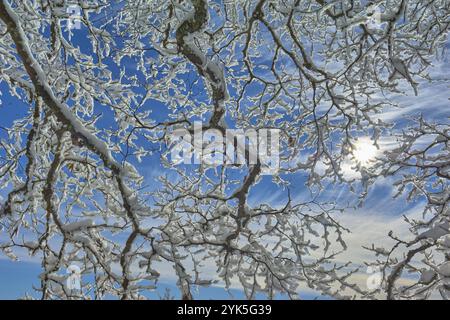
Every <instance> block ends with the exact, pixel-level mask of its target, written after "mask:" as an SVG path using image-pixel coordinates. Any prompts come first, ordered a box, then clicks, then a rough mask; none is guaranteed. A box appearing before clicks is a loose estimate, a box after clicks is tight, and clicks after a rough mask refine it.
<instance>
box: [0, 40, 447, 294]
mask: <svg viewBox="0 0 450 320" xmlns="http://www.w3.org/2000/svg"><path fill="white" fill-rule="evenodd" d="M83 39H84V35H83V34H82V32H80V33H78V34H75V35H74V39H73V40H74V41H75V42H77V41H78V42H79V44H80V46H81V49H82V50H86V48H84V47H83V43H85V42H86V41H83ZM447 59H448V57H445V58H443V59H441V60H440V61H435V63H434V66H433V67H431V74H432V78H433V79H439V80H440V81H435V82H431V83H428V82H422V83H421V85H420V88H419V90H420V91H419V96H418V97H415V96H414V95H413V93H412V92H411V90H410V88H409V86H408V85H407V84H406V85H405V86H404V89H405V92H407V94H406V95H394V96H391V97H389V99H392V101H395V102H397V103H399V104H400V105H401V106H402V108H401V109H398V110H388V111H386V112H384V113H382V114H381V115H380V117H381V118H383V120H385V121H389V122H392V123H395V124H396V127H395V128H396V130H398V129H401V128H402V127H404V126H405V125H407V123H408V120H407V118H408V117H409V116H412V115H418V114H424V115H425V116H426V118H427V119H428V120H432V119H439V120H440V121H441V122H442V121H448V120H449V119H448V116H449V115H450V112H449V104H448V99H449V94H448V92H449V82H448V79H447V78H448V75H449V74H450V65H449V63H448V60H447ZM126 65H127V68H129V69H130V70H132V69H133V68H134V64H133V61H132V60H129V61H127V64H126ZM116 72H117V70H116ZM0 92H1V96H0V101H1V102H0V112H1V115H2V116H1V118H0V127H10V126H11V124H12V121H13V120H15V119H19V118H21V117H23V116H24V115H25V114H26V113H27V105H26V104H24V103H23V102H21V101H20V100H18V99H17V98H15V97H13V96H11V95H10V94H9V92H8V89H7V87H6V85H5V84H4V83H0ZM148 108H151V109H152V111H153V114H152V115H153V117H154V118H156V119H157V120H160V119H164V118H165V115H166V113H167V106H165V105H164V104H162V103H160V102H157V101H152V103H151V104H149V105H148ZM445 119H446V120H445ZM111 123H112V122H111V119H108V117H107V116H106V115H105V116H104V117H103V118H102V120H101V121H100V122H99V124H100V125H101V126H105V127H108V126H110V125H111ZM4 134H5V132H4V131H3V130H1V129H0V138H2V137H4ZM382 142H383V140H382ZM391 142H392V141H390V140H389V139H386V140H385V143H386V144H389V143H391ZM135 165H136V166H137V167H138V169H139V172H141V173H142V174H143V175H144V177H145V181H146V184H147V185H148V187H147V188H148V190H154V189H156V188H157V187H158V183H157V182H156V177H157V176H158V175H160V174H162V173H164V169H163V167H162V165H161V164H160V162H159V158H158V155H157V154H156V155H153V156H151V157H148V158H146V159H145V160H144V161H143V162H142V163H137V162H135ZM288 179H289V181H290V182H291V183H292V187H291V193H292V196H293V198H294V199H296V200H298V201H300V200H302V199H307V198H308V197H310V196H311V195H310V192H309V191H308V190H307V188H306V187H305V182H306V179H307V177H306V175H305V174H302V173H298V174H294V175H291V176H289V177H288ZM270 180H271V178H270V177H265V178H264V179H263V180H262V182H260V183H259V184H258V185H256V186H255V187H254V188H253V189H252V190H251V192H250V198H249V203H250V204H252V203H255V204H256V203H260V202H261V201H262V200H265V201H269V202H271V203H272V204H273V205H277V204H278V205H281V204H284V203H285V202H286V192H284V191H283V190H278V189H276V188H275V186H274V185H273V184H272V183H271V181H270ZM392 182H393V181H392V180H390V179H387V180H382V181H378V182H377V184H376V185H375V186H374V187H373V188H372V189H371V192H370V194H369V196H368V198H367V200H366V201H365V203H364V205H363V206H362V207H360V208H358V209H353V210H347V211H345V212H344V213H342V216H339V217H338V218H339V219H340V221H342V222H343V224H344V226H346V227H348V228H349V229H351V230H353V232H352V234H351V235H347V237H348V238H347V241H348V247H349V249H348V251H347V252H345V253H344V255H343V256H342V257H341V258H340V259H342V261H348V260H351V261H353V262H355V263H356V264H358V263H359V264H360V263H362V262H363V261H364V260H365V259H370V258H371V257H370V254H369V253H368V252H366V251H364V250H363V249H362V248H361V246H362V245H367V246H370V245H371V243H374V242H375V243H378V244H380V243H386V242H385V241H386V235H387V233H388V232H389V230H395V231H396V232H398V233H399V234H403V233H404V234H405V235H407V229H406V228H405V226H406V225H405V224H404V223H403V222H402V215H407V216H414V215H417V214H419V213H420V212H421V208H422V205H423V203H421V202H420V201H416V202H411V203H407V202H406V201H405V199H404V198H398V199H396V200H394V199H392V195H393V189H392ZM1 196H5V194H0V197H1ZM268 199H269V200H268ZM321 199H324V200H331V201H336V202H337V204H339V205H347V204H355V203H356V202H357V200H358V199H357V197H356V196H355V195H354V194H351V193H349V192H348V188H347V187H346V186H343V185H328V186H327V187H326V188H325V191H324V192H323V193H322V195H321ZM2 239H3V235H2V234H1V233H0V241H1V240H2ZM19 257H20V260H19V261H11V260H9V259H8V258H7V257H5V256H3V255H2V254H0V299H16V298H19V297H21V296H24V295H25V294H26V293H28V294H31V295H35V296H36V293H35V292H34V290H33V285H36V286H38V285H39V279H38V275H39V274H40V272H41V269H40V263H39V259H38V258H33V257H27V256H26V255H24V254H21V255H19ZM365 276H366V275H364V274H363V275H361V281H362V282H364V277H365ZM172 280H173V278H172V279H171V278H170V275H169V274H168V275H167V276H165V277H164V278H163V279H162V280H161V287H160V289H159V292H155V293H153V294H150V297H152V298H158V294H162V293H163V292H164V290H165V289H166V288H169V289H171V292H172V294H175V295H177V294H178V293H177V292H178V290H177V289H176V287H175V285H174V284H173V282H172ZM232 292H233V295H234V297H235V298H243V297H244V296H243V293H242V292H241V291H239V290H232ZM195 297H196V298H200V299H210V298H214V299H221V298H229V296H228V294H227V293H226V292H225V291H224V290H223V289H222V288H217V287H213V288H208V289H200V291H199V292H198V293H195ZM302 297H303V298H315V297H319V296H318V295H317V294H315V293H313V292H310V291H308V290H307V289H305V291H304V292H302ZM261 298H262V296H261ZM279 298H283V297H282V296H280V297H279Z"/></svg>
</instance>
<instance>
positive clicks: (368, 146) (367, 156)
mask: <svg viewBox="0 0 450 320" xmlns="http://www.w3.org/2000/svg"><path fill="white" fill-rule="evenodd" d="M352 153H353V156H354V159H355V161H357V162H358V163H360V164H361V165H362V166H368V165H370V163H371V162H372V161H373V160H375V158H376V156H377V154H378V149H377V147H376V146H374V145H373V142H372V140H370V139H369V138H359V139H358V140H357V141H356V143H355V149H354V150H353V152H352Z"/></svg>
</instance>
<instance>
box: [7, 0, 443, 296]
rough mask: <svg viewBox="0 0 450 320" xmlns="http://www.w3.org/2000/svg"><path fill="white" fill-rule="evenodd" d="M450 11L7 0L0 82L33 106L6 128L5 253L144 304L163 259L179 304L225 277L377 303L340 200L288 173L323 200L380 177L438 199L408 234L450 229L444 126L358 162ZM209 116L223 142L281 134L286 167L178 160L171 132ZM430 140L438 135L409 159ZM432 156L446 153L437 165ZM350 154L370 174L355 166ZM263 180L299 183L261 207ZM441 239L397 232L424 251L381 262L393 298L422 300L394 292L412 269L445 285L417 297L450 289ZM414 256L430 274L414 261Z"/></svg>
mask: <svg viewBox="0 0 450 320" xmlns="http://www.w3.org/2000/svg"><path fill="white" fill-rule="evenodd" d="M449 6H450V3H449V1H446V0H436V1H432V0H428V1H405V0H386V1H384V0H383V1H375V2H371V3H367V2H366V1H353V0H350V1H349V0H345V1H322V0H320V1H319V0H311V1H309V0H308V1H306V0H305V1H300V0H292V1H290V0H289V1H270V0H259V1H256V0H245V1H244V0H242V1H241V0H236V1H206V0H186V1H184V0H180V1H178V0H174V1H159V0H154V1H140V0H139V1H137V0H130V1H99V0H83V1H73V2H72V1H62V0H61V1H47V0H40V1H36V0H23V1H22V0H21V1H15V0H2V1H0V52H1V54H0V71H1V72H0V83H1V84H2V85H4V86H5V87H6V88H7V89H8V90H9V92H8V93H7V94H8V95H9V96H11V97H12V98H14V99H17V100H20V101H22V102H23V103H22V104H23V105H25V106H26V108H27V109H26V110H25V112H26V115H25V116H23V117H18V118H17V119H16V120H15V121H14V123H13V124H12V125H10V126H8V127H2V129H1V130H2V136H1V140H0V141H1V144H0V146H1V147H0V156H1V158H0V159H1V160H0V188H1V190H2V191H1V192H2V197H3V198H4V201H3V204H2V207H1V226H2V231H1V232H2V234H3V236H6V240H4V239H3V238H2V241H3V240H4V241H3V242H2V243H1V244H0V247H1V249H2V250H3V252H4V253H5V254H7V255H8V256H10V257H12V258H14V257H15V254H16V253H17V252H18V250H21V249H25V250H26V251H27V252H28V253H29V254H31V255H35V256H37V257H39V259H41V261H42V274H41V275H40V279H41V286H40V287H39V288H37V290H38V291H39V292H40V294H41V297H42V298H43V299H56V298H62V299H69V298H88V297H89V298H95V299H100V298H102V297H110V296H116V297H119V298H122V299H140V298H145V296H146V293H147V292H148V291H149V290H154V289H156V288H157V287H158V284H159V282H158V280H160V273H161V270H163V269H165V268H167V267H168V266H169V267H170V268H172V269H173V271H174V274H175V276H176V278H177V286H178V288H179V290H180V296H181V297H182V298H183V299H192V298H193V291H194V290H195V288H196V287H197V286H209V285H213V284H216V283H220V284H221V285H223V286H224V287H225V288H226V289H230V288H233V287H239V288H241V289H242V290H243V291H244V292H245V295H246V297H247V298H249V299H251V298H255V296H256V294H260V293H262V294H264V295H266V296H267V297H268V298H274V297H275V296H276V295H277V294H280V293H282V294H286V295H287V296H288V297H290V298H297V297H298V294H299V288H300V287H301V286H307V287H309V288H311V289H313V290H315V291H317V292H320V293H322V294H325V295H329V296H333V297H335V298H347V297H355V296H366V297H373V294H374V293H372V292H367V291H366V290H365V288H359V287H358V286H357V285H356V284H354V283H352V281H350V277H351V276H352V274H354V273H356V272H358V269H351V268H350V262H349V263H347V264H342V263H337V262H336V261H335V258H336V256H337V255H338V254H339V253H340V252H341V251H342V250H346V249H347V246H346V244H345V234H346V233H347V232H350V231H351V230H348V229H347V228H346V227H345V226H343V225H341V224H340V223H339V220H338V219H336V216H338V213H339V212H341V210H342V209H343V208H340V207H339V206H338V205H337V204H336V203H334V202H330V203H323V202H322V201H320V200H318V199H319V198H318V197H312V199H311V200H308V201H303V202H302V201H298V197H296V196H295V195H293V194H292V192H291V188H290V182H289V181H290V180H289V178H290V177H292V176H294V175H295V174H307V175H308V182H307V185H306V186H305V188H316V189H318V190H320V189H321V188H322V186H323V183H324V181H332V182H335V183H336V184H339V183H343V184H348V185H350V186H351V187H352V189H353V190H355V195H356V196H358V192H362V197H364V195H365V194H366V193H367V190H368V188H369V187H370V184H371V183H372V182H373V181H375V180H376V179H377V178H378V179H379V177H380V176H381V177H383V176H388V175H395V176H396V177H402V178H401V179H400V180H399V188H400V192H403V191H405V192H409V193H410V196H411V197H414V196H416V195H419V194H422V195H425V196H426V197H427V199H428V200H429V201H428V203H429V206H428V207H427V210H429V211H430V212H432V216H433V217H432V218H431V219H428V220H427V221H426V222H417V221H414V222H413V232H415V234H417V232H418V230H419V229H422V228H433V227H435V226H438V225H440V224H442V223H447V229H445V234H448V232H449V231H448V196H449V191H448V190H449V189H448V175H449V173H448V168H449V163H448V161H449V155H448V137H449V133H448V124H432V123H429V122H427V121H424V120H421V121H419V123H418V124H417V125H411V128H410V129H408V130H407V131H405V133H404V134H403V136H402V137H401V145H399V147H398V149H396V150H395V151H392V152H391V153H389V154H387V156H386V157H384V158H383V159H382V160H380V163H378V164H377V165H376V166H374V167H373V168H367V167H365V166H363V165H361V164H360V163H358V159H355V157H354V154H353V151H354V150H355V145H356V143H357V141H358V138H360V137H366V136H369V137H371V139H372V141H373V143H374V145H377V143H378V140H379V138H380V137H381V136H383V135H390V132H389V128H390V125H391V124H390V123H384V122H383V121H381V120H380V118H379V116H378V114H379V113H381V112H383V111H384V110H386V109H389V108H393V107H394V103H393V102H392V101H390V100H387V99H383V98H380V97H382V96H383V95H384V94H388V93H405V94H417V93H418V91H420V86H419V82H420V79H428V74H427V69H428V67H429V65H430V63H431V59H432V58H433V57H434V56H435V54H436V53H437V52H439V50H442V49H443V48H444V47H445V43H446V41H447V33H448V27H449V23H450V21H449ZM74 8H75V9H76V10H75V11H74ZM77 10H78V11H77ZM74 12H79V15H78V14H76V15H74ZM74 25H75V26H76V27H74ZM405 87H406V88H407V90H408V91H407V92H403V91H404V90H405V89H404V88H405ZM195 121H202V123H203V124H204V125H203V130H204V131H206V130H211V129H214V130H217V131H218V132H221V133H224V132H225V130H227V129H231V128H237V129H248V128H253V129H257V130H258V129H271V128H276V129H279V130H280V135H281V136H280V154H279V157H280V159H279V161H280V168H279V171H278V173H277V174H274V175H273V176H271V177H268V176H263V175H262V170H263V168H262V164H261V162H257V163H256V164H250V163H247V164H242V165H236V166H229V165H220V166H216V167H213V166H209V165H206V164H204V163H202V164H199V165H192V166H176V165H174V164H173V163H172V162H171V159H170V156H169V155H170V148H169V146H170V136H171V133H173V132H174V131H175V130H177V129H180V128H184V129H186V130H188V131H189V132H192V131H193V130H194V122H195ZM422 136H433V137H436V140H434V142H431V144H429V145H428V146H427V147H425V148H423V149H420V150H416V149H413V147H412V146H413V144H414V142H415V141H416V140H417V139H419V138H420V137H422ZM194 143H195V142H194ZM433 148H440V153H439V155H435V154H433V155H429V154H428V151H429V150H431V149H433ZM155 156H156V157H159V161H160V162H161V163H162V164H164V166H165V170H164V172H162V173H161V174H160V177H159V182H158V188H156V190H155V189H151V188H150V189H149V188H147V186H148V185H149V184H153V183H154V181H152V180H149V179H147V178H146V176H145V174H144V173H143V172H140V168H141V167H140V165H139V162H140V161H143V162H144V163H145V161H146V160H147V159H149V158H150V157H155ZM349 160H350V161H352V162H353V163H354V169H355V170H356V171H358V172H359V175H360V176H361V178H360V179H358V178H355V177H354V176H348V175H346V173H345V170H343V166H344V164H345V163H347V162H348V161H349ZM411 170H416V172H412V171H411ZM402 175H403V176H402ZM263 181H266V183H270V184H271V185H272V188H276V189H278V190H281V191H282V192H284V194H285V201H284V204H283V205H281V206H280V205H275V204H273V203H271V202H270V201H267V202H266V201H260V203H257V204H254V203H251V201H249V199H250V197H251V196H252V194H253V193H254V188H255V187H256V186H257V185H258V184H260V183H262V182H263ZM410 186H411V187H410ZM361 187H362V189H361ZM361 190H362V191H361ZM406 190H407V191H406ZM445 234H444V235H445ZM393 236H394V235H391V237H393ZM436 237H437V236H436ZM436 237H435V238H436ZM435 238H433V237H431V239H432V241H430V237H423V236H420V235H419V234H417V238H416V240H415V241H413V242H411V243H406V242H404V241H403V240H400V239H398V245H397V246H396V248H394V249H397V248H398V247H399V246H400V245H403V246H406V247H407V248H408V250H409V249H411V247H412V246H413V245H414V246H417V247H418V248H417V249H412V250H411V251H409V252H408V254H407V255H406V257H405V258H404V259H402V260H394V259H391V258H390V256H389V254H387V255H386V256H387V259H386V262H385V263H384V269H383V270H384V272H385V274H386V279H385V281H384V284H385V285H384V286H383V289H385V290H386V293H387V296H388V297H389V298H393V297H407V296H411V297H412V296H413V295H412V294H411V293H410V292H411V290H417V289H419V288H418V287H413V288H408V289H407V290H406V291H405V290H404V289H399V288H397V287H396V286H395V282H396V279H398V277H399V276H400V275H401V273H402V272H403V271H406V270H412V271H415V272H419V273H421V275H422V276H424V274H427V275H430V277H429V278H427V279H431V280H429V281H425V282H424V281H423V280H420V281H419V282H418V286H419V287H420V290H425V291H426V292H428V291H430V292H431V291H432V290H434V289H439V290H441V292H443V291H442V290H447V289H446V288H448V287H445V286H443V282H442V281H441V280H442V279H443V278H442V277H447V276H448V275H446V274H445V272H444V273H433V276H432V277H431V273H430V272H441V271H439V270H441V269H442V264H440V263H441V260H439V261H437V260H434V259H436V257H434V258H433V257H431V256H430V254H429V252H430V251H429V250H431V249H433V250H436V251H439V252H440V253H444V256H445V257H446V258H445V259H447V260H448V252H446V251H441V248H442V247H441V246H442V239H441V237H439V239H438V238H436V239H435ZM446 239H447V238H446ZM447 240H448V239H447ZM374 250H375V251H376V253H377V254H383V255H384V254H385V253H386V252H384V251H382V250H381V249H374ZM416 251H417V252H416ZM418 253H420V254H422V255H425V257H426V261H425V262H423V261H422V263H425V264H426V265H428V266H429V268H430V269H427V270H426V272H425V270H422V269H420V270H419V269H417V268H416V269H412V268H413V267H412V264H411V262H412V259H413V258H415V256H416V254H418ZM447 260H446V261H447ZM71 264H76V265H78V266H79V267H80V269H81V272H82V274H83V276H90V277H91V278H92V279H93V281H87V282H85V283H83V286H82V290H81V291H80V292H73V291H71V290H68V288H67V286H66V278H67V274H66V273H65V270H66V269H67V268H68V267H69V266H70V265H71ZM447 264H448V262H447ZM444 269H445V268H444ZM211 270H213V271H211ZM445 270H447V269H445ZM445 270H444V271H445ZM443 288H444V289H443ZM414 292H415V293H418V291H417V292H416V291H414ZM424 294H425V296H426V295H427V294H428V293H424ZM443 296H445V294H443Z"/></svg>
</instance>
